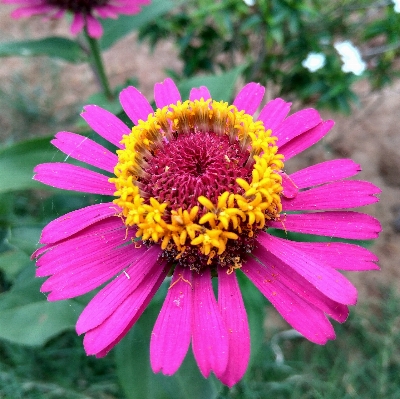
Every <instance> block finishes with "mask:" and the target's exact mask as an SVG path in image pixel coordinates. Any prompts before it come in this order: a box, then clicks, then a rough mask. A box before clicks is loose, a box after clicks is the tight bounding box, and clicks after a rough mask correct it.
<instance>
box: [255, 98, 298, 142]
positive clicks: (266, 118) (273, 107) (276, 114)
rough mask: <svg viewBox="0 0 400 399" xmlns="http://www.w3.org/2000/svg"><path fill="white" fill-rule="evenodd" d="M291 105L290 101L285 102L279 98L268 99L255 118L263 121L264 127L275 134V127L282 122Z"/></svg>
mask: <svg viewBox="0 0 400 399" xmlns="http://www.w3.org/2000/svg"><path fill="white" fill-rule="evenodd" d="M291 105H292V103H287V102H285V101H283V100H282V99H281V98H276V99H275V100H272V101H269V102H268V103H267V104H266V105H265V106H264V108H263V109H262V110H261V113H260V115H259V116H258V118H257V120H259V121H263V122H264V126H265V129H266V130H268V129H271V130H272V135H273V136H275V129H276V128H277V127H278V126H279V125H280V124H281V123H282V122H283V120H284V119H285V117H286V115H287V114H288V113H289V110H290V106H291Z"/></svg>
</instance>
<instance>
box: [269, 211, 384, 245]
mask: <svg viewBox="0 0 400 399" xmlns="http://www.w3.org/2000/svg"><path fill="white" fill-rule="evenodd" d="M269 227H274V228H276V229H281V230H282V229H283V230H288V231H295V232H297V233H305V234H316V235H321V236H328V237H340V238H350V239H354V240H370V239H373V238H377V237H378V235H379V232H380V231H381V230H382V228H381V225H380V223H379V221H378V220H376V219H375V218H373V217H372V216H369V215H365V214H364V213H359V212H350V211H348V212H345V211H343V212H342V211H340V212H339V211H337V212H334V211H332V212H331V211H328V212H320V213H304V214H288V215H286V214H285V215H281V220H280V221H279V220H278V221H271V222H269Z"/></svg>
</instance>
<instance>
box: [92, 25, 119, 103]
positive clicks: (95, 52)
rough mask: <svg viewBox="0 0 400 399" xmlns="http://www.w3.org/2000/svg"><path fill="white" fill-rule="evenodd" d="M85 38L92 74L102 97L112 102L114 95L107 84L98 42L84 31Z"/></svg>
mask: <svg viewBox="0 0 400 399" xmlns="http://www.w3.org/2000/svg"><path fill="white" fill-rule="evenodd" d="M85 36H86V39H87V41H88V43H89V46H90V53H91V58H92V68H93V70H94V73H95V75H96V77H97V79H98V82H99V84H100V86H101V89H102V91H103V93H104V95H105V96H106V97H107V98H108V99H109V100H112V99H113V97H114V95H113V93H112V91H111V88H110V83H109V82H108V78H107V75H106V71H105V69H104V63H103V58H102V56H101V50H100V46H99V42H98V40H96V39H93V37H90V36H89V34H88V32H87V30H86V29H85Z"/></svg>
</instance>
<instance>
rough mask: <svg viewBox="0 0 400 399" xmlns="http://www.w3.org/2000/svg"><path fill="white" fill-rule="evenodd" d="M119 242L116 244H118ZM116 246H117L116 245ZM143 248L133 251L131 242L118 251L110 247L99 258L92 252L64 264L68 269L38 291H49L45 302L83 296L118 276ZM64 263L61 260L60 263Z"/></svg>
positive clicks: (137, 256) (141, 253) (50, 279)
mask: <svg viewBox="0 0 400 399" xmlns="http://www.w3.org/2000/svg"><path fill="white" fill-rule="evenodd" d="M122 243H123V241H122V240H121V242H120V243H119V244H122ZM116 245H118V244H116ZM144 251H145V250H144V249H141V248H139V249H137V248H135V246H134V244H133V243H129V244H128V246H125V247H122V248H116V247H114V248H110V250H109V251H107V252H104V253H103V254H102V255H99V254H98V253H92V254H91V257H89V258H86V260H85V261H82V259H76V260H72V261H70V262H68V267H65V268H63V269H62V270H61V271H60V272H59V273H57V274H55V275H53V276H52V277H50V278H48V279H47V280H46V281H45V283H44V284H43V285H42V287H41V288H40V291H41V292H50V294H49V295H48V296H47V300H48V301H58V300H60V299H68V298H74V297H76V296H79V295H83V294H86V293H87V292H90V291H92V290H94V289H95V288H97V287H99V286H100V285H101V284H103V283H105V282H106V281H108V280H109V279H110V278H112V277H114V276H115V275H116V274H118V273H120V272H121V271H122V270H123V269H124V268H125V267H126V266H127V265H129V264H131V263H132V262H134V261H135V260H136V259H137V258H139V257H140V256H141V255H143V252H144ZM63 261H64V260H63Z"/></svg>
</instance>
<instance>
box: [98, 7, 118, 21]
mask: <svg viewBox="0 0 400 399" xmlns="http://www.w3.org/2000/svg"><path fill="white" fill-rule="evenodd" d="M116 10H117V8H116ZM93 14H96V16H97V15H98V16H99V17H100V18H111V19H117V18H118V13H117V12H116V11H115V10H114V8H112V7H104V6H100V7H95V8H94V9H93Z"/></svg>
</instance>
